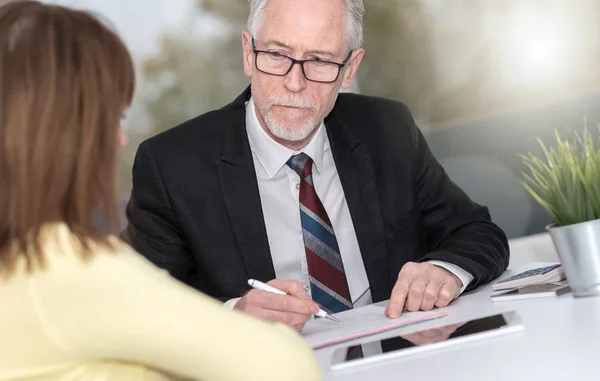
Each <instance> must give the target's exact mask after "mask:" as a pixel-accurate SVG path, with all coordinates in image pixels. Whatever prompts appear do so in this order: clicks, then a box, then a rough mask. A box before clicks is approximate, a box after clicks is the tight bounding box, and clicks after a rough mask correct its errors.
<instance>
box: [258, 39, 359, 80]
mask: <svg viewBox="0 0 600 381" xmlns="http://www.w3.org/2000/svg"><path fill="white" fill-rule="evenodd" d="M252 51H253V52H254V61H255V62H254V64H255V65H256V68H257V69H258V70H259V71H260V72H262V73H265V74H270V75H275V76H278V77H285V76H286V75H288V73H289V72H290V71H292V68H293V67H294V65H296V64H298V65H300V67H301V68H302V74H304V78H306V79H307V80H309V81H312V82H319V83H332V82H335V81H337V79H338V78H339V76H340V71H341V70H342V68H343V67H344V66H346V64H347V63H348V61H349V60H350V57H351V56H352V52H353V51H352V50H351V51H350V53H348V57H346V59H345V60H344V61H343V62H342V63H338V62H333V61H327V60H315V59H310V60H296V59H293V58H292V57H288V56H286V55H284V54H281V53H277V52H269V51H266V50H258V49H256V41H255V40H254V38H253V39H252Z"/></svg>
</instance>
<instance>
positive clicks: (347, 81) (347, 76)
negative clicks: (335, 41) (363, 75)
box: [342, 48, 365, 90]
mask: <svg viewBox="0 0 600 381" xmlns="http://www.w3.org/2000/svg"><path fill="white" fill-rule="evenodd" d="M364 56H365V50H364V49H362V48H360V49H357V50H355V51H354V52H353V53H352V56H350V59H349V60H348V63H347V64H346V70H345V71H344V79H343V81H342V88H344V89H345V90H347V89H349V88H350V87H351V86H352V81H353V80H354V77H355V76H356V72H357V71H358V67H359V66H360V63H361V62H362V59H363V57H364Z"/></svg>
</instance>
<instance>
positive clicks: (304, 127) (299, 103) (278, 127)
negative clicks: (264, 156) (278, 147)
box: [264, 95, 320, 142]
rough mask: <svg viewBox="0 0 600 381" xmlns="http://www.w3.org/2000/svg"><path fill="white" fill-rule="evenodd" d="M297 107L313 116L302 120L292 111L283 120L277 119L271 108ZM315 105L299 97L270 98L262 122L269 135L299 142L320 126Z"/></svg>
mask: <svg viewBox="0 0 600 381" xmlns="http://www.w3.org/2000/svg"><path fill="white" fill-rule="evenodd" d="M277 105H279V106H288V107H298V108H302V109H306V110H309V111H310V112H312V113H313V115H311V116H308V117H305V118H303V116H301V115H299V114H297V113H296V112H294V111H290V112H289V113H286V114H285V115H284V117H283V118H284V120H281V118H277V117H276V116H275V115H274V113H273V106H277ZM317 109H318V107H317V104H316V103H315V102H313V101H309V100H307V99H304V98H302V97H299V96H295V95H286V96H281V97H276V98H272V99H270V100H269V102H268V104H267V112H266V113H265V115H264V121H265V124H266V125H267V128H268V129H269V131H271V133H272V134H273V135H274V136H276V137H278V138H279V139H283V140H286V141H289V142H299V141H302V140H304V139H306V138H307V137H308V136H309V135H310V134H311V133H312V132H313V131H314V130H315V128H317V127H318V126H319V124H320V121H319V120H318V116H317V115H316V110H317Z"/></svg>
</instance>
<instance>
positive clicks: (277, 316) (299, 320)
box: [261, 310, 309, 329]
mask: <svg viewBox="0 0 600 381" xmlns="http://www.w3.org/2000/svg"><path fill="white" fill-rule="evenodd" d="M261 317H262V319H264V320H267V321H273V322H279V323H283V324H285V325H288V326H290V327H293V328H294V329H296V328H295V327H303V326H304V324H305V323H306V321H307V320H308V317H309V316H308V315H302V314H297V313H294V312H282V311H273V310H263V311H262V312H261Z"/></svg>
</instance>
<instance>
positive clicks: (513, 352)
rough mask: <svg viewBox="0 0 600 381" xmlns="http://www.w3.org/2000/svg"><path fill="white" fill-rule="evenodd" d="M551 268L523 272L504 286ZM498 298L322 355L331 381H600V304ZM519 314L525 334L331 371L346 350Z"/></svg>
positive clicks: (460, 305) (474, 299)
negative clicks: (336, 354) (335, 357)
mask: <svg viewBox="0 0 600 381" xmlns="http://www.w3.org/2000/svg"><path fill="white" fill-rule="evenodd" d="M546 264H548V263H535V264H532V265H528V266H526V267H524V266H519V267H516V268H515V269H514V270H508V271H507V272H506V273H505V274H503V275H502V277H501V278H504V277H507V276H510V275H511V274H514V273H516V272H518V271H523V270H524V269H527V268H529V267H533V266H543V265H546ZM490 293H491V284H489V285H486V286H483V287H480V288H479V289H478V290H476V291H474V292H471V293H468V294H464V295H462V296H461V297H460V298H459V299H457V300H456V301H454V302H453V303H452V304H451V305H450V306H448V307H446V308H443V309H439V310H440V311H448V312H449V313H450V315H449V316H448V317H446V318H444V319H440V320H435V321H431V322H426V323H423V324H419V325H418V326H413V327H407V328H401V329H397V330H393V331H388V332H385V333H381V334H379V335H374V336H369V337H363V338H361V339H357V340H354V341H349V342H346V343H343V344H338V345H336V346H331V347H326V348H322V349H319V350H317V351H316V353H317V358H318V360H319V363H320V365H321V368H322V369H323V372H324V380H325V381H338V380H344V381H345V380H348V381H352V380H360V381H379V380H382V381H384V380H394V381H397V380H419V381H421V380H444V381H447V380H460V381H469V380H474V381H475V380H476V381H481V380H485V381H493V380H502V381H507V380H511V381H513V380H514V381H517V380H543V381H554V380H556V381H559V380H560V381H564V380H577V381H582V380H600V297H590V298H573V297H572V296H571V294H570V293H569V294H565V295H562V296H559V297H555V298H543V299H529V300H518V301H510V302H493V301H492V300H491V299H490V297H489V295H490ZM381 304H382V305H386V304H387V302H384V303H381ZM511 310H514V311H517V313H518V314H519V315H520V316H521V319H522V320H523V325H524V328H523V330H521V331H520V332H516V333H509V334H506V335H502V336H499V337H496V338H492V339H489V340H483V341H476V342H472V343H467V344H464V345H457V346H453V347H451V348H447V349H441V350H436V351H429V352H426V353H423V354H418V355H414V356H410V357H406V358H399V359H392V360H388V361H386V362H380V363H377V364H372V365H365V366H361V367H357V368H353V369H348V370H343V371H335V372H332V371H331V370H330V368H329V363H330V357H331V355H332V353H333V350H334V349H335V348H337V347H340V346H346V345H348V344H356V343H360V342H367V341H372V340H374V339H377V340H378V339H381V338H387V337H392V336H397V335H398V334H400V333H402V334H403V333H408V332H413V331H416V330H421V329H427V328H435V327H439V326H443V325H447V324H452V323H457V322H461V321H465V320H470V319H473V318H478V317H482V316H486V315H490V314H496V313H500V312H505V311H511Z"/></svg>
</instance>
